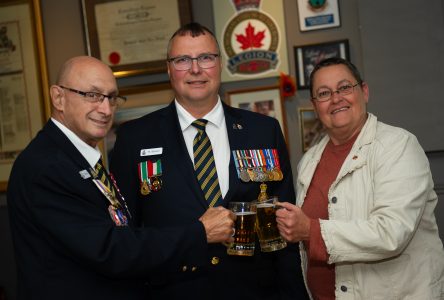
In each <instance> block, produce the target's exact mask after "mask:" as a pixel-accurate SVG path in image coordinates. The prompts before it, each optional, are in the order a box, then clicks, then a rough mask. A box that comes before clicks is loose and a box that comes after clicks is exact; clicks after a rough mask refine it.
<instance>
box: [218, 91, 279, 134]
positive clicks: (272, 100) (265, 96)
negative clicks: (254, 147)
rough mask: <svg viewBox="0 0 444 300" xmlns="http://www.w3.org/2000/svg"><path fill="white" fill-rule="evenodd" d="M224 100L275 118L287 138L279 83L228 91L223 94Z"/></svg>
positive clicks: (234, 105) (235, 105) (233, 105)
mask: <svg viewBox="0 0 444 300" xmlns="http://www.w3.org/2000/svg"><path fill="white" fill-rule="evenodd" d="M225 101H226V103H227V104H229V105H231V106H232V107H237V108H242V109H246V110H249V111H253V112H257V113H260V114H263V115H266V116H269V117H273V118H276V119H277V120H278V121H279V124H280V125H281V129H282V132H283V134H284V136H285V139H287V127H286V122H285V110H284V106H283V103H282V96H281V90H280V86H279V85H273V86H265V87H260V88H254V89H241V90H233V91H228V92H227V93H226V95H225Z"/></svg>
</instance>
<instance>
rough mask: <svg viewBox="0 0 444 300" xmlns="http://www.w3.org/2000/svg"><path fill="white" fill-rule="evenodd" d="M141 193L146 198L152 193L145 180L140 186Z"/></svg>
mask: <svg viewBox="0 0 444 300" xmlns="http://www.w3.org/2000/svg"><path fill="white" fill-rule="evenodd" d="M140 193H141V194H142V195H144V196H146V195H148V194H149V193H150V188H149V187H148V183H147V182H146V180H144V181H143V182H142V184H141V185H140Z"/></svg>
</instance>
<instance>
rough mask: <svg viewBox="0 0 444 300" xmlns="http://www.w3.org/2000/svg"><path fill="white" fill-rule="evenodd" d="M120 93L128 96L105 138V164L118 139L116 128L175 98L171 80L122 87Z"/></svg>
mask: <svg viewBox="0 0 444 300" xmlns="http://www.w3.org/2000/svg"><path fill="white" fill-rule="evenodd" d="M120 94H121V95H122V96H125V97H127V101H126V103H125V104H124V105H123V106H122V107H119V109H118V110H117V111H116V113H115V115H114V122H113V125H112V127H111V129H110V131H109V132H108V134H107V135H106V137H105V138H104V140H103V143H102V146H101V148H102V152H103V154H104V155H103V157H104V162H105V164H108V162H109V156H110V154H111V152H112V150H113V148H114V143H115V141H116V130H117V128H118V127H119V125H120V124H122V123H124V122H126V121H130V120H133V119H137V118H140V117H142V116H144V115H146V114H148V113H151V112H153V111H156V110H158V109H161V108H163V107H165V106H167V105H168V104H169V103H170V102H171V101H172V100H173V99H174V92H173V90H172V89H171V85H170V83H169V82H167V83H159V84H153V85H146V86H135V87H131V88H121V89H120Z"/></svg>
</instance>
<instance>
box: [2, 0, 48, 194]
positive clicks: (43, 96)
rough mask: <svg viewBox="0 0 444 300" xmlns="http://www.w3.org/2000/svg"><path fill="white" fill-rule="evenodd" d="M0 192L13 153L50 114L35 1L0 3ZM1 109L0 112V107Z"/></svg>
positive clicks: (4, 183) (38, 12)
mask: <svg viewBox="0 0 444 300" xmlns="http://www.w3.org/2000/svg"><path fill="white" fill-rule="evenodd" d="M0 20H1V21H0V34H1V43H2V44H1V46H0V49H1V50H2V59H1V60H0V90H2V107H1V108H0V115H2V116H3V117H2V118H1V119H0V132H1V133H0V191H2V192H3V191H6V189H7V185H8V180H9V174H10V172H11V169H12V165H13V163H14V160H15V158H16V157H17V155H18V154H19V153H20V152H21V151H22V150H23V149H24V148H25V147H26V146H27V145H28V143H29V142H30V141H31V139H32V138H33V137H34V136H35V135H36V134H37V132H38V131H39V130H40V129H41V128H42V126H43V123H44V121H45V120H46V119H47V118H49V116H50V111H51V109H50V102H49V89H48V72H47V65H46V56H45V44H44V37H43V28H42V18H41V10H40V1H39V0H21V1H2V3H1V4H0ZM3 109H4V110H5V111H2V110H3Z"/></svg>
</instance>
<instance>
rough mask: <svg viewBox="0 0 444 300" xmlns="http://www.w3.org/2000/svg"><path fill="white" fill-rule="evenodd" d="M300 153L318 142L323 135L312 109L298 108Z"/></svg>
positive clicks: (321, 127)
mask: <svg viewBox="0 0 444 300" xmlns="http://www.w3.org/2000/svg"><path fill="white" fill-rule="evenodd" d="M298 111H299V123H300V128H301V145H302V152H305V151H307V150H308V149H309V148H310V147H311V146H313V145H314V144H316V143H317V142H319V141H320V140H321V139H322V137H324V135H325V130H324V126H323V125H322V123H321V121H320V120H319V119H318V117H317V116H316V113H315V111H314V109H313V108H299V109H298Z"/></svg>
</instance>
